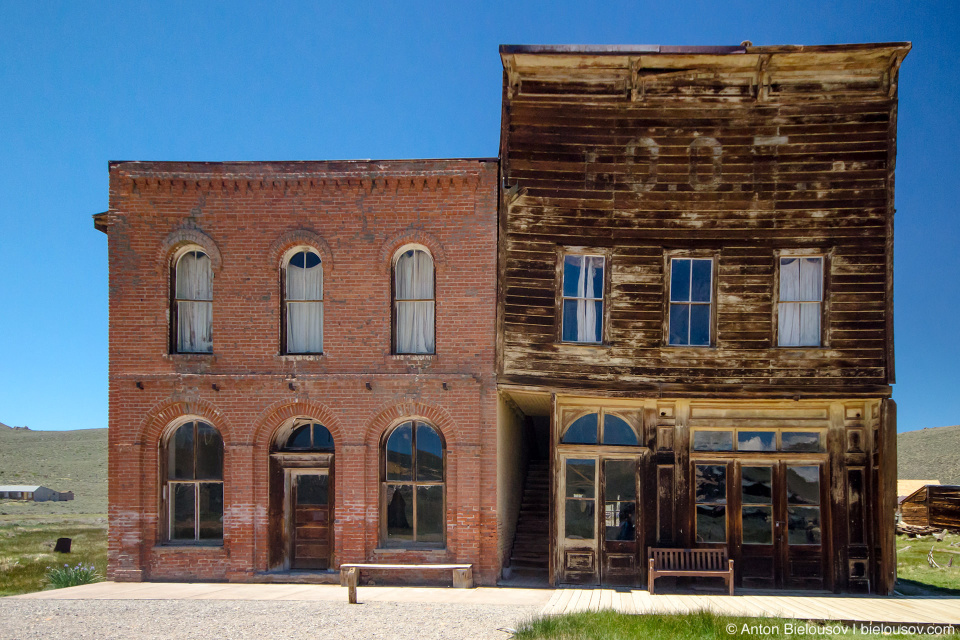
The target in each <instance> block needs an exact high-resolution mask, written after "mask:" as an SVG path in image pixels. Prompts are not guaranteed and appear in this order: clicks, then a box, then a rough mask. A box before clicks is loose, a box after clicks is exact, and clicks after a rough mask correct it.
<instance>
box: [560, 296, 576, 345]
mask: <svg viewBox="0 0 960 640" xmlns="http://www.w3.org/2000/svg"><path fill="white" fill-rule="evenodd" d="M577 320H578V317H577V301H576V300H564V301H563V341H564V342H576V341H577V333H578V327H579V323H578V322H577Z"/></svg>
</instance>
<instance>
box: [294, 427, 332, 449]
mask: <svg viewBox="0 0 960 640" xmlns="http://www.w3.org/2000/svg"><path fill="white" fill-rule="evenodd" d="M282 450H283V451H333V436H332V435H330V430H329V429H327V428H326V427H325V426H323V425H322V424H320V423H319V422H306V423H304V424H301V425H300V426H295V427H294V428H293V431H291V432H290V435H289V436H287V439H286V442H284V443H283V447H282Z"/></svg>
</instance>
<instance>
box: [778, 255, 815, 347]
mask: <svg viewBox="0 0 960 640" xmlns="http://www.w3.org/2000/svg"><path fill="white" fill-rule="evenodd" d="M822 304H823V257H822V256H781V257H780V303H779V305H778V308H777V320H778V322H777V325H778V330H777V336H778V338H777V344H779V346H781V347H818V346H820V317H821V307H822Z"/></svg>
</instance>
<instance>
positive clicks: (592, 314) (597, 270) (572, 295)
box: [561, 255, 605, 344]
mask: <svg viewBox="0 0 960 640" xmlns="http://www.w3.org/2000/svg"><path fill="white" fill-rule="evenodd" d="M604 267H605V260H604V257H603V256H591V255H565V256H563V300H562V308H563V330H562V332H561V333H562V339H563V342H585V343H592V344H598V343H600V342H602V341H603V282H604V280H603V276H604V274H603V272H604Z"/></svg>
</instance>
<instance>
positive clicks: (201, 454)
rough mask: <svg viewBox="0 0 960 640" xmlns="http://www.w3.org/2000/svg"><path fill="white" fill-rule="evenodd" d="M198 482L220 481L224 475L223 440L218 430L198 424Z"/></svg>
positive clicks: (201, 423)
mask: <svg viewBox="0 0 960 640" xmlns="http://www.w3.org/2000/svg"><path fill="white" fill-rule="evenodd" d="M196 438H197V454H196V456H197V457H196V459H197V473H196V479H197V480H219V479H220V478H221V476H222V474H223V440H222V439H221V438H220V434H219V433H218V432H217V430H216V429H214V428H213V427H211V426H210V425H208V424H205V423H203V422H198V423H197V436H196Z"/></svg>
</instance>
